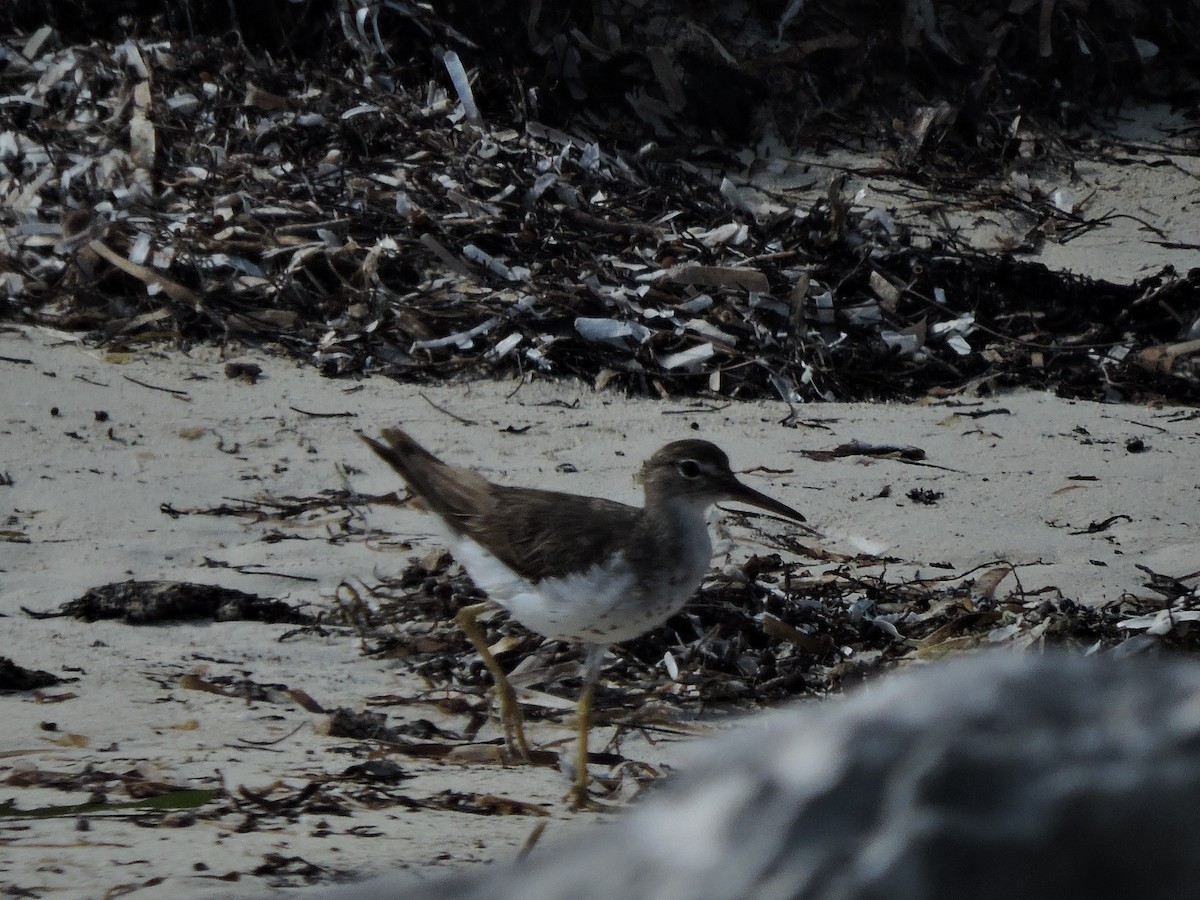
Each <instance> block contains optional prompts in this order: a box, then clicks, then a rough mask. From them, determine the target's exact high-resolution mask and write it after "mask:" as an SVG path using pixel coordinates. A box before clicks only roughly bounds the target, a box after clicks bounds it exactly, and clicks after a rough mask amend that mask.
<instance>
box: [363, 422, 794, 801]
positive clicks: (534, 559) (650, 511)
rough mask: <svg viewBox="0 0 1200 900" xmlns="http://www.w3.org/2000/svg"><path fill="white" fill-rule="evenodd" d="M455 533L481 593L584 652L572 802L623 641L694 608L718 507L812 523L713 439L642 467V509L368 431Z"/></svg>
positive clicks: (581, 790) (462, 621)
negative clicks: (494, 477) (482, 469)
mask: <svg viewBox="0 0 1200 900" xmlns="http://www.w3.org/2000/svg"><path fill="white" fill-rule="evenodd" d="M359 437H361V438H362V439H363V440H364V441H366V443H367V444H368V445H369V446H370V447H371V449H372V450H374V451H375V452H376V453H377V454H379V456H380V457H382V458H383V459H384V460H385V461H386V462H387V463H388V465H390V466H391V467H392V468H393V469H395V470H396V471H397V472H399V473H400V475H401V477H402V478H403V479H404V480H405V482H406V483H407V484H408V486H409V489H410V490H411V491H412V493H413V494H415V495H416V496H417V497H419V498H420V499H421V500H422V501H423V502H424V504H425V505H426V506H427V507H428V508H429V509H430V511H432V512H433V513H434V514H436V515H437V517H438V518H439V519H441V521H442V523H443V524H444V525H445V526H446V532H447V533H446V536H445V540H446V544H447V546H448V547H449V549H450V551H451V553H452V554H453V555H454V557H455V559H457V560H458V561H459V563H461V564H462V566H463V568H465V569H466V570H467V574H468V575H470V576H471V578H472V580H473V581H474V582H475V584H476V585H477V586H478V587H479V588H480V589H481V590H483V591H484V592H485V593H486V594H487V595H488V598H489V599H490V600H492V601H494V602H495V603H497V604H499V605H500V606H502V607H503V608H504V609H506V610H507V611H508V612H509V613H510V614H511V615H512V616H513V617H514V618H515V619H516V620H517V621H518V622H520V623H521V624H522V625H524V626H525V627H526V628H529V629H530V630H532V631H536V632H537V633H538V634H541V635H544V636H545V637H549V638H554V639H557V640H564V641H572V642H574V643H577V644H580V645H582V647H583V649H584V664H583V669H584V674H583V689H582V691H581V692H580V696H579V701H578V708H577V715H576V724H577V728H578V738H579V740H578V745H577V753H576V760H575V773H574V775H575V778H574V783H573V787H572V791H571V798H572V800H573V803H574V805H575V806H576V807H582V806H585V805H587V803H588V792H587V781H588V776H587V758H588V757H587V740H588V720H589V717H590V713H591V704H592V695H593V693H594V690H595V684H596V679H597V677H598V675H599V673H600V663H601V660H602V659H603V658H604V652H605V650H606V649H607V647H608V646H609V645H610V644H614V643H617V642H620V641H625V640H629V639H631V638H634V637H637V636H639V635H641V634H645V633H646V632H647V631H650V630H651V629H652V628H655V627H656V626H658V625H660V624H661V623H662V622H664V621H665V620H666V619H668V618H670V617H671V616H672V615H674V614H675V613H676V612H678V611H679V610H680V608H682V607H683V605H684V603H686V602H687V600H688V598H690V597H691V596H692V594H693V593H694V592H695V590H696V588H697V587H699V585H700V581H701V579H702V578H703V577H704V574H705V572H707V571H708V567H709V564H710V563H711V561H712V541H711V540H710V538H709V534H708V526H707V523H706V522H705V511H706V510H707V509H708V507H709V506H711V505H712V504H714V503H716V502H717V501H719V500H732V501H737V502H740V503H745V504H748V505H750V506H756V507H758V508H760V509H764V510H767V511H769V512H773V513H777V514H779V515H781V516H786V517H787V518H789V519H793V520H795V521H797V522H803V521H804V516H802V515H801V514H800V513H798V512H797V511H796V510H794V509H792V508H791V507H789V506H786V505H785V504H783V503H780V502H779V501H777V500H773V499H772V498H770V497H768V496H766V495H765V494H761V493H759V492H758V491H756V490H754V489H753V488H750V487H747V486H746V485H744V484H742V483H741V482H740V481H738V479H737V477H736V476H735V475H734V474H733V472H732V470H731V469H730V468H729V458H728V457H727V456H726V455H725V453H724V452H723V451H722V450H721V449H720V448H719V447H717V446H716V445H714V444H711V443H709V442H708V441H701V440H685V441H675V442H674V443H671V444H667V445H666V446H665V447H663V448H662V449H661V450H659V451H658V452H657V453H655V454H654V455H653V456H651V457H650V459H649V460H647V461H646V463H645V465H644V466H643V467H642V484H643V487H644V489H645V498H646V499H645V505H644V506H642V507H641V509H639V508H637V507H635V506H627V505H625V504H624V503H617V502H616V501H613V500H608V499H604V498H601V497H586V496H582V495H579V494H566V493H560V492H558V491H546V490H539V489H536V488H521V487H507V486H504V485H499V484H493V483H492V482H490V481H488V480H487V479H486V478H484V477H483V476H482V475H480V474H479V473H477V472H473V471H471V470H470V469H461V468H457V467H455V466H450V465H447V464H446V463H444V462H442V461H441V460H440V459H438V458H437V457H436V456H434V455H433V454H432V453H430V452H429V451H428V450H426V449H425V448H424V447H422V446H421V445H420V444H418V443H417V442H416V441H414V440H413V439H412V438H411V437H409V436H408V435H407V434H405V433H404V432H403V431H401V430H400V429H398V428H385V429H384V430H383V434H382V437H383V440H384V441H386V443H383V442H381V441H377V440H374V439H373V438H369V437H367V436H366V435H363V434H360V435H359ZM486 609H487V603H486V602H484V603H478V604H474V605H472V606H467V607H464V608H463V609H462V610H461V611H460V612H459V614H458V617H457V622H458V623H459V625H460V626H461V627H462V629H463V631H464V632H466V635H467V637H468V638H469V639H470V641H471V643H472V645H473V646H474V647H475V649H476V650H477V651H478V652H479V655H480V656H481V657H482V658H483V662H484V664H485V665H486V666H487V668H488V671H489V672H490V673H491V675H492V678H493V679H494V680H495V683H496V694H497V697H498V700H499V704H500V718H501V722H502V724H503V726H504V732H505V738H506V740H507V743H508V746H509V749H510V751H511V752H513V753H516V754H520V755H521V756H522V757H524V758H526V759H528V757H529V746H528V744H527V742H526V740H525V732H524V727H523V725H522V722H521V714H520V709H519V708H518V706H517V699H516V693H515V692H514V690H513V688H512V686H511V685H510V684H509V682H508V678H507V677H506V676H505V674H504V670H503V669H502V668H501V667H500V664H499V663H498V662H497V661H496V659H495V657H494V656H492V654H491V652H490V651H489V650H488V645H487V641H486V640H485V639H484V636H483V632H482V631H481V630H480V627H479V624H478V622H477V619H478V617H479V615H480V614H481V613H482V612H484V611H485V610H486Z"/></svg>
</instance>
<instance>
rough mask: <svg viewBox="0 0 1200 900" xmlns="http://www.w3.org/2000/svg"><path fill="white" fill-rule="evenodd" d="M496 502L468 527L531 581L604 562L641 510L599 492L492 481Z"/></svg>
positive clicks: (467, 532)
mask: <svg viewBox="0 0 1200 900" xmlns="http://www.w3.org/2000/svg"><path fill="white" fill-rule="evenodd" d="M491 488H492V491H493V497H494V500H495V504H494V506H492V507H491V509H489V510H488V512H487V514H486V515H483V516H480V517H479V518H477V519H474V520H472V521H470V522H469V523H465V524H466V527H465V528H464V529H463V531H464V533H466V534H467V535H469V536H470V537H471V538H473V539H474V540H475V541H476V542H478V543H479V544H481V545H483V546H485V547H486V548H487V549H488V550H489V551H490V552H491V553H492V555H493V556H495V557H496V558H497V559H499V560H500V561H501V562H503V563H504V564H505V565H506V566H508V567H509V568H510V569H512V570H513V571H514V572H516V573H517V574H518V575H521V576H523V577H525V578H528V579H529V580H530V581H533V582H537V581H538V580H539V579H541V578H556V577H561V576H563V575H568V574H571V573H572V572H577V571H580V570H582V569H586V568H588V566H589V565H591V564H593V563H598V562H603V561H604V560H605V559H607V558H608V557H610V556H612V555H613V554H614V553H616V552H617V551H618V550H619V549H621V547H622V546H623V543H624V541H625V540H627V539H628V537H629V535H630V533H631V532H632V531H633V528H634V525H635V523H636V522H637V519H638V516H639V515H640V514H641V510H639V509H637V508H636V507H633V506H626V505H625V504H624V503H617V502H615V501H613V500H605V499H603V498H600V497H584V496H581V495H579V494H563V493H559V492H557V491H542V490H534V489H529V488H511V487H503V486H500V485H491Z"/></svg>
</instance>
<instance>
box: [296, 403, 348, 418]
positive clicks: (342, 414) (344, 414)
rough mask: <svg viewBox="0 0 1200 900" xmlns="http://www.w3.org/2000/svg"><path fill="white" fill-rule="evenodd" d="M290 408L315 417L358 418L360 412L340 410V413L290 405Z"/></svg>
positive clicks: (303, 414)
mask: <svg viewBox="0 0 1200 900" xmlns="http://www.w3.org/2000/svg"><path fill="white" fill-rule="evenodd" d="M288 409H290V410H291V411H292V412H296V413H300V415H302V416H309V417H311V418H313V419H356V418H358V413H352V412H340V413H322V412H309V411H308V410H307V409H301V408H300V407H298V406H289V407H288Z"/></svg>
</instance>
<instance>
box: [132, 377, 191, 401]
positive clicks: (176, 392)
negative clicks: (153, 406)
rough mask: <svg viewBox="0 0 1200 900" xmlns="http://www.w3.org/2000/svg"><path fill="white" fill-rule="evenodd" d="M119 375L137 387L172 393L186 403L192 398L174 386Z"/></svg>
mask: <svg viewBox="0 0 1200 900" xmlns="http://www.w3.org/2000/svg"><path fill="white" fill-rule="evenodd" d="M121 377H122V378H124V379H125V380H126V381H132V382H133V383H134V384H136V385H138V386H139V387H144V388H149V389H150V390H152V391H163V392H164V393H167V394H174V395H175V396H176V397H179V398H180V399H183V400H186V401H187V402H188V403H191V402H192V398H191V397H190V396H188V392H187V391H180V390H176V389H175V388H169V387H159V386H158V385H157V384H147V383H146V382H144V381H138V380H137V379H136V378H134V377H133V376H132V375H122V376H121Z"/></svg>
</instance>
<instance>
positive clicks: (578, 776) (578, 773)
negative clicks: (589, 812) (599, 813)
mask: <svg viewBox="0 0 1200 900" xmlns="http://www.w3.org/2000/svg"><path fill="white" fill-rule="evenodd" d="M595 693H596V682H595V681H594V680H592V679H586V680H585V681H584V683H583V690H582V691H580V692H579V700H578V701H577V702H576V704H575V729H576V735H575V782H574V784H572V785H571V806H572V807H573V808H575V809H587V808H588V807H589V806H591V799H590V798H589V797H588V730H589V726H590V725H591V720H592V697H593V696H594V695H595Z"/></svg>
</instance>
